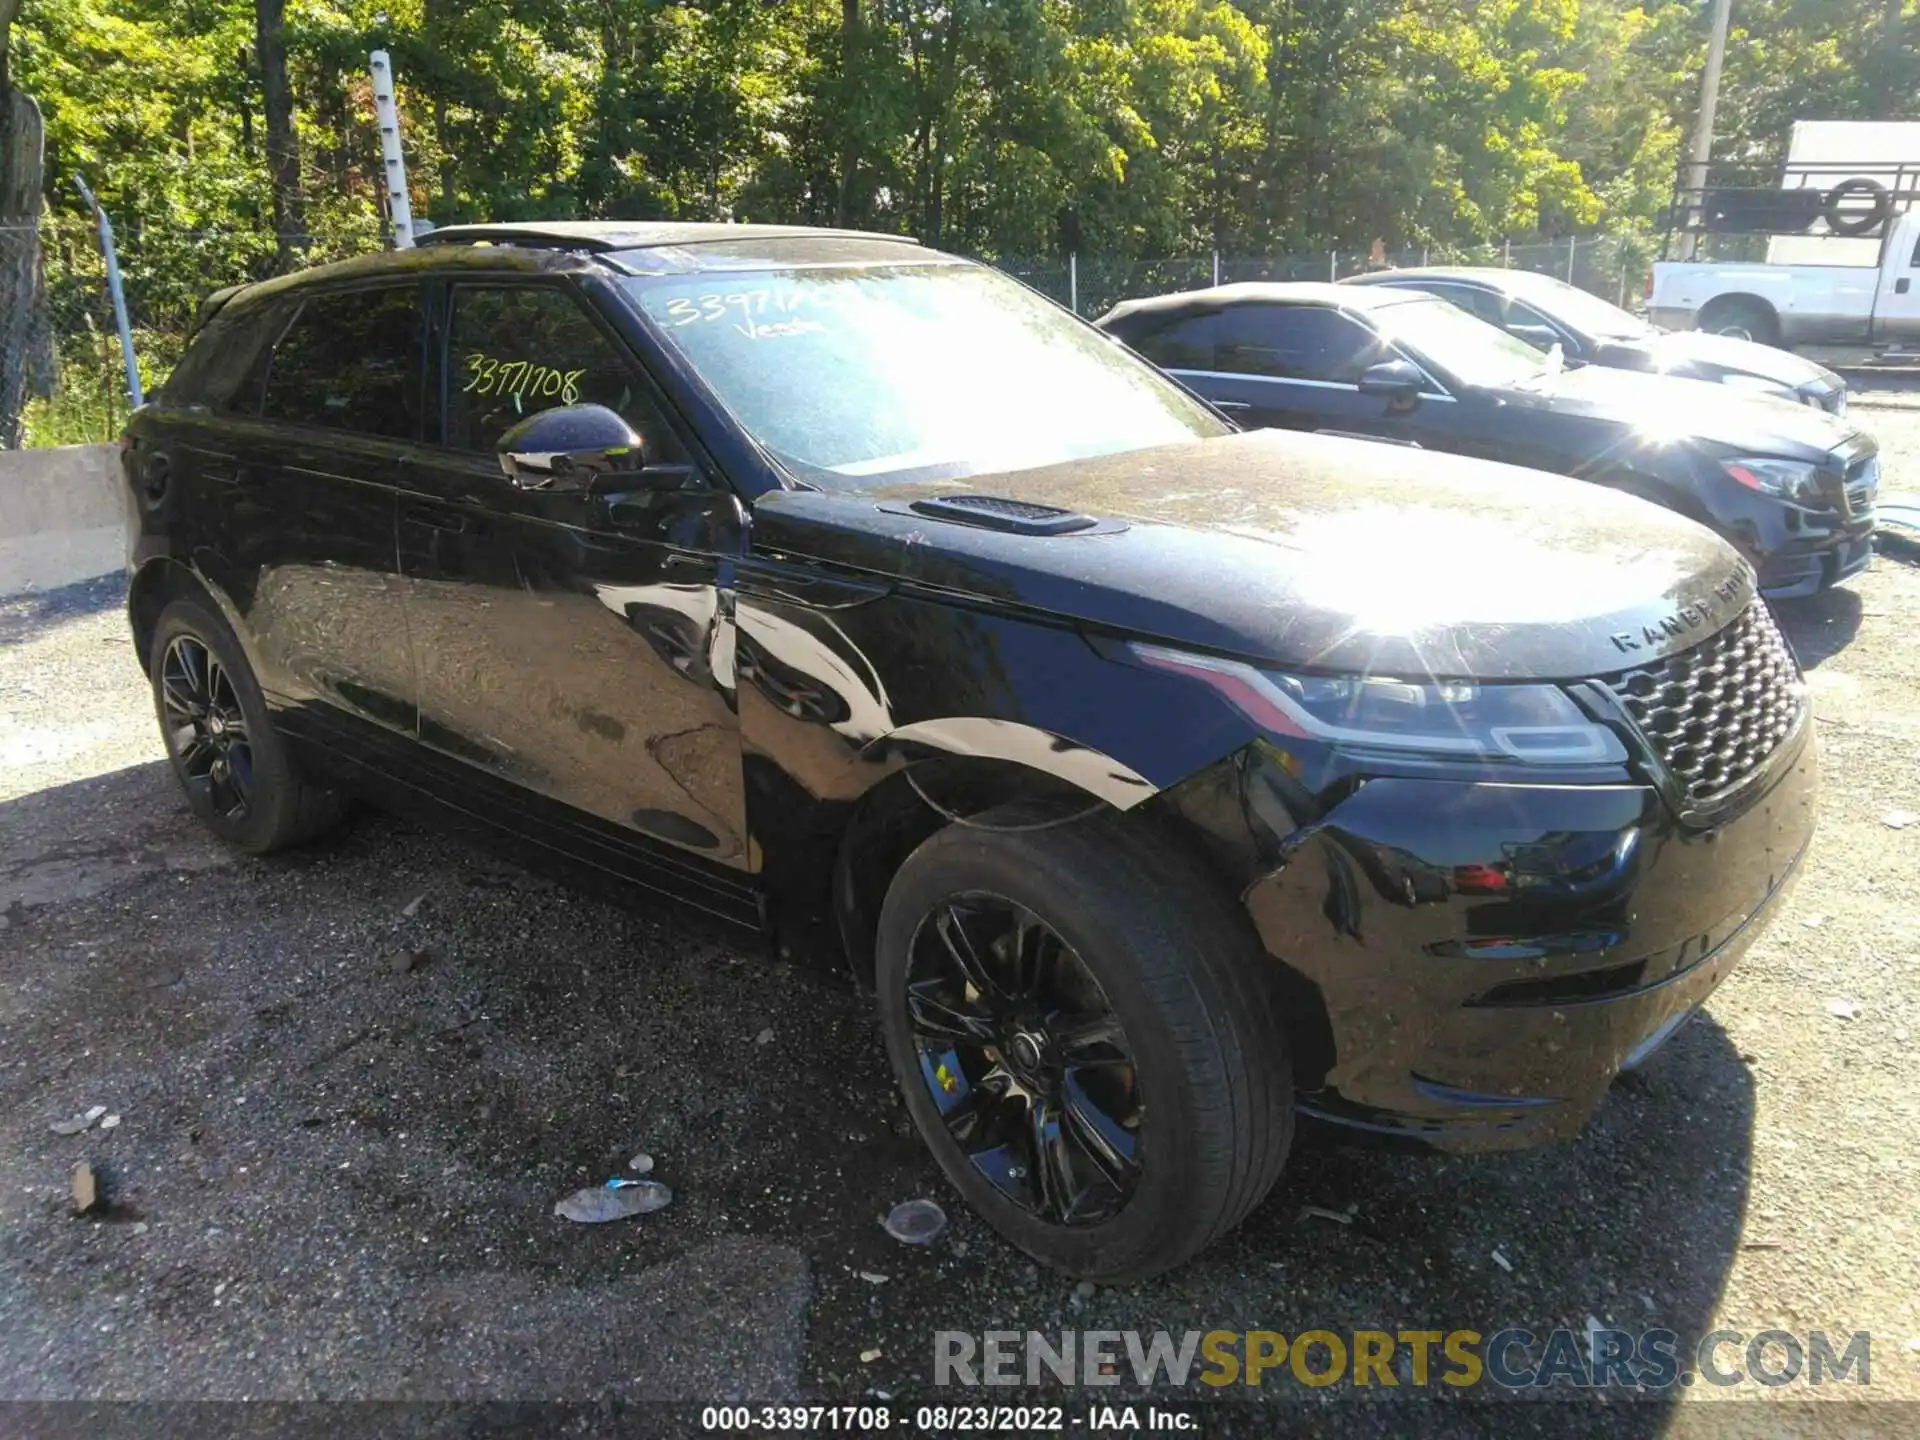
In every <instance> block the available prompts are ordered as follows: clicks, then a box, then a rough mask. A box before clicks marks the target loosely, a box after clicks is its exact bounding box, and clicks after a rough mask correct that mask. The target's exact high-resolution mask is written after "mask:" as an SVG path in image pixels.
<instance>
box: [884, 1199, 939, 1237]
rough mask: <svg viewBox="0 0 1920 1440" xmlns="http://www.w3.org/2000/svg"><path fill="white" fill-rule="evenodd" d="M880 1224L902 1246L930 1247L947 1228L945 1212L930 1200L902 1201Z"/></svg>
mask: <svg viewBox="0 0 1920 1440" xmlns="http://www.w3.org/2000/svg"><path fill="white" fill-rule="evenodd" d="M881 1223H882V1224H883V1225H884V1226H885V1227H886V1231H887V1233H888V1234H889V1235H891V1236H892V1237H893V1238H894V1239H896V1240H898V1241H899V1242H900V1243H901V1244H903V1245H931V1244H932V1243H933V1242H934V1241H935V1240H936V1239H938V1238H939V1235H940V1232H941V1231H942V1230H944V1229H946V1228H947V1212H946V1211H944V1210H942V1209H941V1208H940V1207H939V1206H938V1205H936V1204H934V1203H933V1201H931V1200H902V1201H901V1202H900V1203H899V1204H898V1205H896V1206H894V1207H893V1209H892V1210H891V1211H890V1212H889V1213H888V1215H887V1218H886V1219H885V1220H884V1221H882V1222H881Z"/></svg>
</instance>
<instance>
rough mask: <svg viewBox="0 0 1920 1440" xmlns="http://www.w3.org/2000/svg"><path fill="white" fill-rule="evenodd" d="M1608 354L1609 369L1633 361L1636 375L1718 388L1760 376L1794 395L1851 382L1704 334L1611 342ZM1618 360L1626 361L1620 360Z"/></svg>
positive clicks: (1800, 361) (1782, 353)
mask: <svg viewBox="0 0 1920 1440" xmlns="http://www.w3.org/2000/svg"><path fill="white" fill-rule="evenodd" d="M1603 350H1604V353H1605V354H1606V357H1607V361H1608V363H1609V364H1616V363H1620V361H1621V360H1624V359H1626V358H1628V357H1631V358H1632V359H1633V360H1634V362H1635V363H1634V364H1633V366H1632V368H1634V369H1636V370H1640V369H1645V370H1655V371H1661V372H1667V373H1677V374H1681V375H1687V376H1691V377H1693V378H1694V379H1697V380H1712V381H1714V382H1716V383H1717V382H1718V381H1719V380H1720V377H1721V376H1723V375H1757V376H1759V377H1760V378H1761V379H1763V380H1771V381H1773V382H1774V383H1775V384H1776V385H1785V386H1788V387H1790V388H1791V389H1794V390H1818V391H1826V390H1844V389H1845V388H1846V381H1844V380H1842V379H1841V378H1840V377H1839V376H1838V375H1836V374H1834V373H1833V371H1831V370H1829V369H1827V367H1826V366H1824V365H1818V364H1815V363H1814V362H1813V361H1811V360H1809V359H1807V358H1806V357H1805V356H1804V355H1795V354H1794V353H1793V352H1792V351H1791V350H1779V349H1776V348H1774V347H1773V346H1771V345H1761V344H1757V343H1756V342H1754V341H1752V340H1738V339H1735V338H1734V337H1733V336H1731V335H1709V334H1707V333H1706V332H1705V331H1703V330H1676V331H1673V332H1670V333H1668V332H1661V333H1657V334H1653V335H1648V336H1644V337H1641V338H1636V339H1632V340H1608V341H1605V342H1603ZM1616 356H1618V357H1620V359H1618V360H1616V359H1615V357H1616Z"/></svg>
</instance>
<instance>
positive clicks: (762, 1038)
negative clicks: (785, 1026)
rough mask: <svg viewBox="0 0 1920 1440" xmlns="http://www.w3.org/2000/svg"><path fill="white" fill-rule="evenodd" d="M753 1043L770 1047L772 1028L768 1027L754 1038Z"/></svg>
mask: <svg viewBox="0 0 1920 1440" xmlns="http://www.w3.org/2000/svg"><path fill="white" fill-rule="evenodd" d="M753 1043H754V1044H756V1045H771V1044H772V1043H773V1027H772V1026H771V1025H769V1026H768V1027H767V1028H766V1029H764V1030H762V1031H761V1032H760V1033H759V1034H758V1035H756V1036H754V1037H753Z"/></svg>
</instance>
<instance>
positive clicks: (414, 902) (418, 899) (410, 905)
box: [400, 890, 427, 920]
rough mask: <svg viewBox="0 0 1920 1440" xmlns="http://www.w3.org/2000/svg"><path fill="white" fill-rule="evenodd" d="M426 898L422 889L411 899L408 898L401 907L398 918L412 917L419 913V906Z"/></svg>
mask: <svg viewBox="0 0 1920 1440" xmlns="http://www.w3.org/2000/svg"><path fill="white" fill-rule="evenodd" d="M426 898H427V896H426V892H425V891H424V890H423V891H421V893H420V894H418V895H416V896H414V897H413V899H411V900H409V901H408V902H407V903H406V904H405V905H404V906H402V907H401V910H400V918H401V919H402V920H411V919H413V917H414V916H416V915H418V914H419V913H420V906H421V904H422V903H423V902H425V900H426Z"/></svg>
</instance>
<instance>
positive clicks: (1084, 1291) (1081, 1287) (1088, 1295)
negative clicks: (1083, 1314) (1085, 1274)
mask: <svg viewBox="0 0 1920 1440" xmlns="http://www.w3.org/2000/svg"><path fill="white" fill-rule="evenodd" d="M1097 1289H1099V1287H1098V1286H1097V1285H1095V1284H1094V1283H1093V1281H1091V1280H1082V1281H1081V1282H1080V1283H1079V1284H1078V1285H1076V1286H1074V1287H1073V1293H1074V1294H1075V1295H1077V1296H1079V1297H1080V1298H1081V1299H1082V1300H1091V1299H1092V1298H1093V1294H1094V1291H1096V1290H1097Z"/></svg>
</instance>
